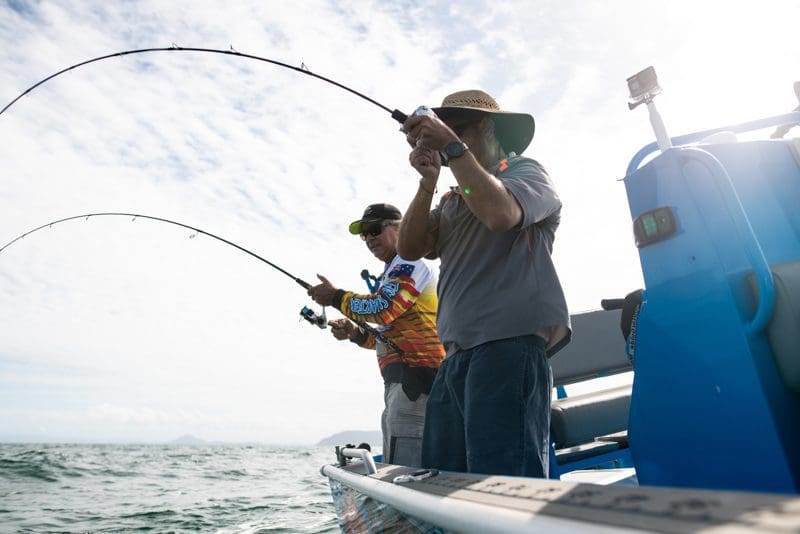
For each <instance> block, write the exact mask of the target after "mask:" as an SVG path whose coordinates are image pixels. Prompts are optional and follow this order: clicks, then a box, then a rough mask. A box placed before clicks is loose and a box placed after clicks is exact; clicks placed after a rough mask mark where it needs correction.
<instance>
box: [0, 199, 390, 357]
mask: <svg viewBox="0 0 800 534" xmlns="http://www.w3.org/2000/svg"><path fill="white" fill-rule="evenodd" d="M92 217H131V222H133V221H136V219H149V220H151V221H156V222H162V223H167V224H173V225H175V226H180V227H181V228H186V229H188V230H192V231H193V232H195V233H194V234H192V235H190V236H189V237H195V236H196V235H197V234H203V235H207V236H208V237H211V238H213V239H216V240H217V241H220V242H222V243H224V244H226V245H229V246H231V247H234V248H235V249H237V250H240V251H241V252H244V253H245V254H249V255H250V256H252V257H254V258H256V259H257V260H259V261H262V262H264V263H266V264H267V265H269V266H270V267H272V268H273V269H276V270H277V271H278V272H280V273H282V274H284V275H286V276H288V277H289V278H291V279H292V280H294V281H295V282H296V283H297V284H298V285H299V286H300V287H302V288H303V289H306V290H308V289H309V288H311V284H309V283H308V282H306V281H305V280H303V279H301V278H299V277H297V276H295V275H293V274H292V273H290V272H289V271H287V270H285V269H283V268H281V267H279V266H277V265H275V264H274V263H272V262H271V261H269V260H268V259H266V258H264V257H262V256H259V255H258V254H256V253H255V252H253V251H251V250H248V249H246V248H245V247H243V246H240V245H237V244H236V243H234V242H233V241H229V240H227V239H225V238H223V237H220V236H218V235H215V234H212V233H211V232H207V231H205V230H202V229H200V228H197V227H194V226H190V225H188V224H184V223H181V222H177V221H173V220H171V219H165V218H163V217H154V216H152V215H142V214H140V213H126V212H116V211H114V212H98V213H84V214H82V215H73V216H71V217H64V218H63V219H58V220H55V221H52V222H49V223H47V224H43V225H41V226H37V227H36V228H33V229H32V230H28V231H27V232H25V233H23V234H20V235H18V236H17V237H15V238H14V239H12V240H11V241H9V242H8V243H6V244H5V245H3V246H2V247H0V254H2V253H3V251H4V250H5V249H7V248H8V247H10V246H11V245H13V244H14V243H16V242H17V241H20V240H22V239H25V238H26V237H28V236H29V235H31V234H33V233H36V232H38V231H40V230H44V229H45V228H52V227H53V226H54V225H56V224H61V223H64V222H67V221H74V220H77V219H84V220H87V221H88V220H89V219H90V218H92ZM300 315H301V316H302V317H303V319H305V320H306V321H308V322H309V323H311V324H313V325H316V326H318V327H320V328H323V329H324V328H326V327H327V318H326V317H325V307H324V306H323V308H322V313H321V314H316V313H315V312H314V311H313V310H311V309H310V308H308V307H307V306H304V307H303V309H302V310H300ZM351 320H352V321H353V322H354V323H356V324H357V325H358V326H359V327H361V328H363V329H364V330H365V331H366V332H369V333H370V334H372V335H374V336H375V337H376V338H378V339H379V340H381V341H382V342H383V343H385V344H386V345H388V346H390V347H392V348H393V349H395V350H396V351H398V352H399V353H400V354H402V353H403V350H402V349H400V347H398V346H397V345H396V344H395V343H394V342H393V341H392V340H391V339H389V338H388V337H386V335H384V334H383V333H381V332H380V331H378V330H377V329H376V328H374V327H372V326H370V325H368V324H367V323H365V322H364V321H359V320H358V319H351Z"/></svg>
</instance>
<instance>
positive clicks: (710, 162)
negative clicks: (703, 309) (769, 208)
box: [676, 113, 800, 334]
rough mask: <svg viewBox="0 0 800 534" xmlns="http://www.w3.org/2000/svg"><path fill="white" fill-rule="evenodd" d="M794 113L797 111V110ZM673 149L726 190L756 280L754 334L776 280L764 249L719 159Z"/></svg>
mask: <svg viewBox="0 0 800 534" xmlns="http://www.w3.org/2000/svg"><path fill="white" fill-rule="evenodd" d="M797 115H800V113H798V114H797ZM676 150H678V156H679V158H681V159H682V160H683V167H684V168H685V167H686V165H687V163H688V162H689V161H690V160H694V161H696V162H697V163H699V164H700V165H703V166H704V167H706V169H708V171H709V172H710V173H711V175H712V176H713V177H714V179H715V180H717V183H718V185H719V186H720V189H721V190H722V191H723V192H727V193H728V194H727V195H725V204H726V205H727V206H728V209H729V211H730V213H731V215H732V216H733V220H734V224H735V225H736V231H737V232H738V233H739V236H740V237H741V238H742V241H744V244H745V251H746V253H747V258H748V260H749V261H750V265H751V266H752V267H753V270H754V272H755V275H756V279H757V280H758V288H759V295H758V307H757V308H756V313H755V315H754V316H753V319H752V320H751V321H750V322H749V323H748V324H747V326H746V327H745V330H746V331H747V332H748V333H750V334H755V333H757V332H759V331H760V330H763V329H764V328H766V326H767V323H769V320H770V319H771V318H772V309H773V306H774V304H775V280H774V279H773V277H772V272H771V271H770V268H769V263H767V259H766V257H765V256H764V251H763V250H762V249H761V245H760V244H759V243H758V239H757V238H756V235H755V232H753V227H752V226H751V225H750V220H749V219H748V218H747V214H746V213H745V211H744V207H743V206H742V202H741V200H740V199H739V195H738V194H737V193H736V187H735V186H734V185H733V181H731V177H730V176H729V175H728V172H727V171H726V170H725V167H724V166H723V165H722V163H720V161H719V160H718V159H717V158H715V157H714V156H713V155H711V154H710V153H708V152H706V151H705V150H702V149H700V148H694V147H683V148H678V149H676Z"/></svg>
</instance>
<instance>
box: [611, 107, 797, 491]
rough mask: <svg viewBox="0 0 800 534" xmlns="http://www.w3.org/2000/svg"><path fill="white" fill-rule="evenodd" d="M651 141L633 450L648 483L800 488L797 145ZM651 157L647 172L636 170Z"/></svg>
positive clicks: (632, 175)
mask: <svg viewBox="0 0 800 534" xmlns="http://www.w3.org/2000/svg"><path fill="white" fill-rule="evenodd" d="M793 122H797V123H800V113H792V114H787V115H782V116H779V117H773V118H771V119H765V120H761V121H755V122H752V123H747V124H744V125H738V126H734V127H728V128H720V129H717V130H710V131H707V132H699V133H697V134H692V135H689V136H683V137H681V138H673V139H671V144H670V146H668V147H662V152H661V153H660V154H659V155H657V156H656V157H655V158H653V159H652V160H651V161H649V162H647V163H646V164H644V165H641V164H642V162H643V161H644V159H645V158H646V157H647V156H648V155H649V154H650V153H652V152H654V151H655V150H656V145H655V144H652V145H648V146H647V147H645V148H643V149H642V150H641V151H640V152H639V153H638V154H637V155H636V156H635V157H634V159H633V160H632V161H631V164H630V166H629V168H628V173H627V176H626V177H625V187H626V190H627V195H628V202H629V205H630V211H631V217H632V219H633V221H634V228H635V235H636V241H637V247H638V248H639V257H640V261H641V266H642V272H643V275H644V280H645V291H644V301H643V303H642V306H641V310H640V312H639V315H638V318H637V321H636V331H635V336H636V339H635V359H634V384H633V391H632V397H631V407H630V420H629V429H628V437H629V445H630V449H631V454H632V458H633V461H634V464H635V466H636V472H637V476H638V479H639V482H640V483H641V484H642V485H657V486H679V487H696V488H716V489H734V490H751V491H768V492H786V493H798V492H800V140H797V139H795V140H763V141H750V142H727V143H722V144H702V143H701V144H698V145H694V146H688V145H689V143H695V142H698V141H700V140H701V139H702V138H704V137H706V136H708V135H709V134H714V133H717V132H720V131H731V132H734V133H740V132H744V131H748V130H752V129H756V128H764V127H768V126H775V125H779V124H786V123H793ZM640 165H641V167H640Z"/></svg>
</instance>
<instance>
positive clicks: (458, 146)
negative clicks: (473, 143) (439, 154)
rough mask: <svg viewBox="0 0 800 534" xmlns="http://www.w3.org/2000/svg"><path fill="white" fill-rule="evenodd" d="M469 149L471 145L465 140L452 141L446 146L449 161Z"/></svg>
mask: <svg viewBox="0 0 800 534" xmlns="http://www.w3.org/2000/svg"><path fill="white" fill-rule="evenodd" d="M467 150H469V147H468V146H467V144H466V143H464V142H463V141H451V142H449V143H447V145H446V146H445V147H444V153H445V155H446V156H447V161H450V160H451V159H456V158H460V157H461V156H463V155H464V152H466V151H467Z"/></svg>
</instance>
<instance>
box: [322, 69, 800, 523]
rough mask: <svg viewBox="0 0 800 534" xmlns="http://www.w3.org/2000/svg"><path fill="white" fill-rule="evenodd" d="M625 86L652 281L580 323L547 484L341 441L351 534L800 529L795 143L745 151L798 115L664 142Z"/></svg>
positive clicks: (633, 88)
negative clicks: (634, 112)
mask: <svg viewBox="0 0 800 534" xmlns="http://www.w3.org/2000/svg"><path fill="white" fill-rule="evenodd" d="M628 86H629V89H630V92H631V95H630V98H631V100H630V102H629V107H630V108H631V109H633V108H635V107H637V106H639V105H640V104H646V105H647V108H648V110H649V115H650V121H651V123H652V126H653V129H654V132H655V136H656V142H654V143H650V144H648V145H647V146H645V147H643V148H642V149H641V150H639V152H637V153H636V154H635V155H634V157H633V158H632V160H631V162H630V164H629V166H628V168H627V171H626V175H625V178H624V184H625V188H626V192H627V197H628V204H629V207H630V214H631V220H632V225H633V229H634V232H633V233H634V237H635V241H636V246H637V248H638V252H639V259H640V263H641V268H642V274H643V279H644V286H645V287H644V288H643V289H642V290H639V291H632V292H631V293H630V294H629V295H627V296H626V297H625V298H624V299H610V300H608V301H605V302H604V303H602V304H604V306H603V308H604V309H599V310H596V311H591V312H586V313H582V314H575V315H573V316H572V320H573V339H572V342H571V343H570V344H569V345H568V346H567V347H566V348H564V349H563V350H562V351H561V352H559V354H557V355H556V356H555V357H553V359H552V360H551V366H552V369H553V377H554V385H555V386H556V387H557V388H558V392H559V394H558V397H559V398H557V399H556V400H554V401H553V406H552V411H551V450H550V477H551V478H550V479H547V480H543V479H532V478H524V477H510V476H494V475H481V474H470V473H454V472H444V471H437V470H435V469H415V468H411V467H405V466H397V465H389V464H383V463H381V462H380V459H381V458H380V456H377V457H373V456H372V455H371V453H370V452H369V451H368V450H367V449H366V448H364V447H355V446H353V445H347V446H343V447H338V448H337V450H336V462H335V463H332V464H329V465H325V466H323V467H322V469H321V472H322V474H323V475H324V476H325V477H327V478H328V480H329V484H330V487H331V494H332V497H333V501H334V506H335V508H336V511H337V515H338V516H339V521H340V526H341V527H342V530H343V531H345V532H538V531H548V532H577V531H580V532H619V531H648V532H650V531H655V532H697V531H709V532H710V531H714V532H717V531H722V530H726V531H727V530H732V531H737V532H738V531H741V532H749V531H777V532H800V139H798V138H794V139H780V138H777V139H775V138H773V139H755V140H738V137H739V136H744V135H747V134H749V133H750V132H754V131H757V130H762V129H766V128H776V127H777V128H784V129H787V128H785V127H786V126H788V125H793V124H800V112H793V113H788V114H783V115H779V116H774V117H768V118H763V119H758V120H754V121H750V122H747V123H743V124H737V125H732V126H725V127H721V128H715V129H712V130H706V131H701V132H694V133H691V134H687V135H683V136H679V137H669V136H668V135H667V133H666V128H665V127H664V124H663V121H662V120H661V117H660V115H659V114H658V111H657V110H656V108H655V105H654V97H655V96H656V95H657V94H658V93H660V90H661V89H660V87H659V86H658V80H657V77H656V75H655V71H654V70H653V69H652V67H649V68H648V69H645V70H644V71H642V72H640V73H638V74H637V75H635V76H632V77H631V78H629V79H628ZM799 97H800V95H799ZM623 334H624V335H623ZM629 371H632V372H633V381H632V384H631V385H623V386H616V387H611V388H607V389H603V390H600V391H593V392H590V393H585V394H581V395H575V396H571V397H569V396H566V395H565V392H564V386H566V385H569V384H576V383H580V382H584V381H586V380H591V379H594V378H596V377H601V376H610V375H614V374H618V373H624V372H629ZM376 460H377V461H376Z"/></svg>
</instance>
